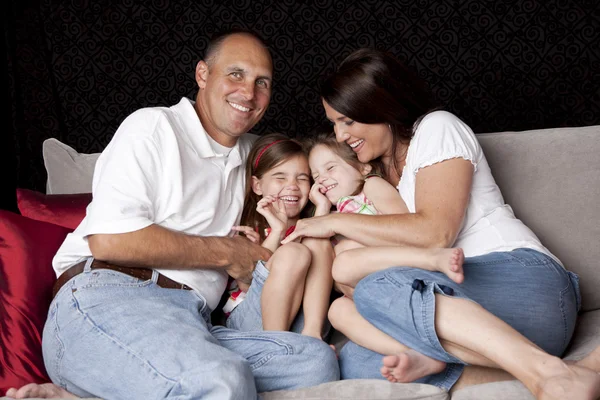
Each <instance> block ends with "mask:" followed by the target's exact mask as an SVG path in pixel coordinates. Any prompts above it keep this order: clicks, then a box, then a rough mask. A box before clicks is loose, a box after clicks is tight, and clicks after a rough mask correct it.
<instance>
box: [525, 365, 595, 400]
mask: <svg viewBox="0 0 600 400" xmlns="http://www.w3.org/2000/svg"><path fill="white" fill-rule="evenodd" d="M533 394H534V395H535V397H536V398H537V399H539V400H562V399H578V400H596V399H598V398H600V375H599V374H598V373H597V372H596V371H593V370H591V369H588V368H585V367H581V366H579V365H573V364H571V365H565V368H564V371H563V372H562V373H560V374H559V375H555V376H552V377H549V378H547V379H546V380H544V381H542V382H540V384H539V385H538V386H537V390H536V391H535V392H534V393H533Z"/></svg>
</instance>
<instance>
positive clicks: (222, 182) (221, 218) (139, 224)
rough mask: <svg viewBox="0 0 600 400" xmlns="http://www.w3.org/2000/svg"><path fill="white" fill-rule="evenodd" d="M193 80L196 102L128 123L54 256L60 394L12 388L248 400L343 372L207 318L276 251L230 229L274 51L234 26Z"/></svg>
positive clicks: (49, 328) (325, 357) (283, 336)
mask: <svg viewBox="0 0 600 400" xmlns="http://www.w3.org/2000/svg"><path fill="white" fill-rule="evenodd" d="M195 76H196V82H197V83H198V86H199V91H198V94H197V96H196V101H195V103H192V102H191V101H190V100H188V99H185V98H184V99H182V100H181V102H180V103H179V104H177V105H175V106H173V107H170V108H158V107H157V108H146V109H142V110H139V111H136V112H134V113H133V114H132V115H130V116H129V117H128V118H126V119H125V121H123V123H122V124H121V126H120V127H119V129H118V130H117V132H116V133H115V135H114V137H113V139H112V141H111V142H110V144H109V145H108V147H107V148H106V150H105V151H104V152H103V153H102V155H101V156H100V158H99V159H98V163H97V165H96V170H95V173H94V182H93V198H94V200H93V201H92V203H91V204H90V206H89V207H88V209H87V215H86V218H85V219H84V220H83V221H82V223H81V224H80V225H79V227H78V228H77V230H75V232H73V233H72V234H71V235H69V236H68V237H67V239H66V240H65V242H64V243H63V245H62V246H61V248H60V249H59V251H58V253H57V255H56V257H55V258H54V261H53V266H54V268H55V270H56V272H57V275H59V280H58V282H57V286H56V287H55V289H57V290H58V293H57V294H56V297H55V298H54V300H53V302H52V305H51V306H50V311H49V315H48V320H47V323H46V326H45V329H44V337H43V351H44V360H45V363H46V368H47V370H48V373H49V375H50V377H51V379H52V381H53V382H54V383H55V384H56V385H58V386H60V387H62V388H64V390H63V389H61V388H59V387H57V386H55V385H51V384H46V385H28V386H26V387H24V388H21V390H20V391H18V392H17V391H15V390H12V389H11V391H9V392H8V393H7V394H8V395H10V396H13V397H18V398H19V397H27V396H33V395H34V396H45V397H53V396H57V395H58V396H67V395H69V394H70V393H73V394H75V395H77V396H86V397H89V396H98V397H102V398H105V399H111V398H133V399H150V398H159V399H162V398H170V397H176V398H178V399H184V398H185V399H187V398H189V399H200V398H202V399H228V398H231V399H256V397H257V391H258V392H264V391H272V390H281V389H293V388H299V387H307V386H312V385H316V384H319V383H323V382H327V381H331V380H336V379H339V370H338V366H337V360H336V358H335V354H334V353H333V352H332V351H331V350H330V349H329V347H328V346H327V344H325V343H324V342H322V341H320V340H317V339H314V338H310V337H306V336H301V335H298V334H294V333H290V332H251V333H244V332H238V331H234V330H230V329H226V328H224V327H212V326H211V325H210V323H209V315H210V312H211V311H212V310H213V309H214V308H215V307H216V306H217V304H218V302H219V298H220V297H221V295H222V293H223V291H224V289H225V285H226V282H227V279H228V275H230V276H232V277H233V278H235V279H237V280H238V282H242V283H246V284H249V283H250V281H251V276H252V271H253V269H254V265H255V263H256V261H257V260H259V259H263V260H266V259H268V258H269V256H270V253H269V252H268V250H265V249H264V248H262V247H261V246H259V245H256V244H253V243H252V242H251V241H250V240H248V239H246V238H245V237H241V236H231V235H230V233H231V227H232V226H233V225H235V224H237V222H238V221H239V217H240V214H241V210H242V206H243V204H242V203H243V198H244V163H245V159H246V157H247V154H248V151H249V149H250V146H251V143H252V141H253V138H252V136H251V135H246V132H248V131H249V130H250V129H251V128H252V127H253V126H254V125H255V124H256V123H257V122H258V121H259V120H260V119H261V118H262V116H263V115H264V113H265V111H266V109H267V107H268V105H269V101H270V96H271V85H272V60H271V56H270V54H269V52H268V50H267V49H266V46H265V45H264V43H263V42H262V41H261V40H260V39H259V38H258V37H256V36H255V35H253V34H251V33H248V32H229V33H227V34H224V35H221V36H218V37H217V38H215V39H213V40H212V41H211V43H210V44H209V47H208V49H207V51H206V55H205V59H204V60H203V61H200V62H199V63H198V65H197V66H196V75H195ZM100 260H101V261H100ZM65 390H66V391H65ZM67 391H68V392H70V393H68V392H67Z"/></svg>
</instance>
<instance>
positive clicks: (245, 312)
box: [225, 261, 331, 337]
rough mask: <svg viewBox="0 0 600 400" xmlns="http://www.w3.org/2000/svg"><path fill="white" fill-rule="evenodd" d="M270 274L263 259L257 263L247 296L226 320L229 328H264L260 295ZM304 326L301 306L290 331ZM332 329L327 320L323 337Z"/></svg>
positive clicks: (240, 329)
mask: <svg viewBox="0 0 600 400" xmlns="http://www.w3.org/2000/svg"><path fill="white" fill-rule="evenodd" d="M268 276H269V270H268V269H267V267H266V266H265V263H264V262H262V261H259V262H258V263H256V268H255V269H254V272H253V273H252V284H251V285H250V287H249V288H248V292H247V293H246V298H245V299H244V301H243V302H242V303H241V304H239V305H238V306H237V307H236V308H234V309H233V311H232V312H231V314H230V315H229V318H227V321H226V322H225V324H226V325H227V327H228V328H231V329H236V330H239V331H244V332H251V331H262V330H263V326H262V307H261V302H260V297H261V295H262V291H263V287H264V285H265V281H266V280H267V277H268ZM303 328H304V313H303V312H302V308H300V310H299V311H298V314H297V315H296V318H294V322H292V326H291V327H290V332H296V333H300V332H302V329H303ZM330 330H331V324H330V323H329V320H325V323H324V324H323V332H322V335H323V337H327V336H328V335H329V331H330Z"/></svg>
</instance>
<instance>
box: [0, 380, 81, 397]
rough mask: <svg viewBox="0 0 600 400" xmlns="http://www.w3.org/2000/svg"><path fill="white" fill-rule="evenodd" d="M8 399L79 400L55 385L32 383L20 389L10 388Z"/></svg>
mask: <svg viewBox="0 0 600 400" xmlns="http://www.w3.org/2000/svg"><path fill="white" fill-rule="evenodd" d="M6 397H11V398H13V399H25V398H28V397H37V398H40V399H61V398H63V399H78V398H79V397H77V396H75V395H74V394H73V393H70V392H67V391H66V390H65V389H63V388H61V387H60V386H56V385H55V384H54V383H42V384H37V383H30V384H29V385H25V386H23V387H21V388H20V389H18V390H17V389H15V388H10V389H8V390H7V391H6Z"/></svg>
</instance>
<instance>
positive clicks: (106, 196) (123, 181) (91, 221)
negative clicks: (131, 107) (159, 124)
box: [80, 114, 161, 236]
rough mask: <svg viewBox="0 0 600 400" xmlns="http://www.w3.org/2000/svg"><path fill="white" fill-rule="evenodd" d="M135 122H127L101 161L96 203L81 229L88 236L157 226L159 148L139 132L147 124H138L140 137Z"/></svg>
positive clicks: (97, 172)
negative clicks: (155, 207) (155, 206)
mask: <svg viewBox="0 0 600 400" xmlns="http://www.w3.org/2000/svg"><path fill="white" fill-rule="evenodd" d="M133 115H135V114H133ZM129 118H131V116H130V117H129ZM131 119H134V120H135V119H136V118H135V117H134V118H131ZM132 123H133V125H135V123H134V121H127V120H125V121H124V122H123V124H122V125H121V127H120V128H119V130H117V132H116V133H115V136H114V138H113V140H112V141H111V143H110V144H109V146H108V147H107V148H106V149H105V150H104V152H103V153H102V155H101V156H100V158H99V159H98V164H97V166H96V171H95V172H94V182H93V187H92V193H93V200H92V202H91V203H90V205H89V206H88V209H87V218H86V221H85V226H81V227H80V228H82V229H83V232H82V234H83V235H84V236H87V235H92V234H96V233H105V234H111V233H126V232H133V231H136V230H139V229H143V228H145V227H147V226H149V225H151V224H152V223H154V217H155V210H154V204H155V199H154V196H155V193H154V192H155V188H156V187H157V185H158V180H159V178H160V171H161V165H160V160H161V158H160V154H159V148H158V146H157V145H156V143H155V142H154V140H153V139H152V136H151V135H144V134H143V133H141V132H139V130H140V125H142V126H143V124H137V129H138V131H137V133H138V134H136V130H135V129H132V128H134V127H133V126H132ZM141 130H143V128H142V129H141Z"/></svg>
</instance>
